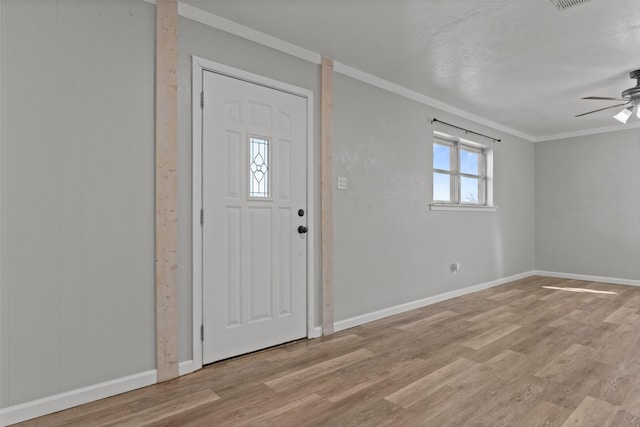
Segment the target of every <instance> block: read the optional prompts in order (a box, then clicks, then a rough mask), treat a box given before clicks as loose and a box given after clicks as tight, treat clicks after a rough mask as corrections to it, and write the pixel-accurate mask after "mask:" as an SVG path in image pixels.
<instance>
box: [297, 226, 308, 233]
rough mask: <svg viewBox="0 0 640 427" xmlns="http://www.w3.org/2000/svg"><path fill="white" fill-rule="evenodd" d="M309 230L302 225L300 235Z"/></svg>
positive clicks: (299, 230) (299, 228)
mask: <svg viewBox="0 0 640 427" xmlns="http://www.w3.org/2000/svg"><path fill="white" fill-rule="evenodd" d="M307 230H308V228H307V227H305V226H304V225H301V226H300V227H298V233H300V234H304V233H306V232H307Z"/></svg>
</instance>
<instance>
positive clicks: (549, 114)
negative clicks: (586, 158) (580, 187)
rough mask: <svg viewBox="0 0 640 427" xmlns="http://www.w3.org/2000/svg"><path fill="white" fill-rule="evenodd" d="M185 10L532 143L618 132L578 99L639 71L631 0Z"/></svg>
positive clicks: (234, 3) (251, 4)
mask: <svg viewBox="0 0 640 427" xmlns="http://www.w3.org/2000/svg"><path fill="white" fill-rule="evenodd" d="M185 3H189V4H191V5H193V6H196V7H198V8H201V9H204V10H206V11H209V12H212V13H214V14H216V15H219V16H222V17H224V18H227V19H230V20H232V21H235V22H237V23H239V24H242V25H245V26H248V27H251V28H254V29H256V30H258V31H261V32H263V33H266V34H268V35H271V36H274V37H277V38H280V39H282V40H285V41H288V42H290V43H293V44H295V45H298V46H301V47H304V48H306V49H309V50H312V51H314V52H318V53H322V54H326V55H329V56H332V57H333V58H335V59H336V60H337V61H339V62H341V63H343V64H346V65H349V66H351V67H354V68H357V69H360V70H362V71H365V72H367V73H369V74H373V75H375V76H377V77H380V78H383V79H385V80H388V81H390V82H393V83H396V84H398V85H401V86H404V87H406V88H408V89H411V90H414V91H416V92H419V93H421V94H424V95H426V96H429V97H431V98H435V99H437V100H440V101H442V102H444V103H447V104H449V105H451V106H453V107H456V108H459V109H461V110H464V111H467V112H469V113H472V114H475V115H478V116H481V117H483V118H485V119H487V120H490V121H492V122H495V123H499V124H500V125H502V126H505V127H508V128H511V129H514V130H516V131H518V132H521V133H524V134H527V135H531V136H532V137H534V138H535V139H544V138H545V137H549V136H551V135H558V134H564V133H573V132H583V131H589V130H593V129H598V128H603V127H611V126H613V129H615V128H616V126H618V127H619V128H621V129H622V128H624V125H622V124H617V122H616V121H615V120H613V119H612V116H613V114H615V113H616V112H617V111H618V109H613V110H608V111H603V112H600V113H595V114H592V115H589V116H586V117H582V118H574V117H573V116H574V115H576V114H579V113H583V112H586V111H589V110H593V109H596V108H601V107H605V106H608V105H612V104H615V102H609V101H586V100H581V99H580V98H581V97H583V96H590V95H595V96H615V97H617V96H620V92H621V91H622V90H624V89H626V88H629V87H631V86H633V85H634V84H635V80H630V79H629V76H628V73H629V72H630V71H632V70H634V69H638V68H640V0H591V1H590V2H587V3H584V4H582V5H580V6H576V7H574V8H571V9H567V10H563V11H558V10H556V8H555V7H554V5H553V3H551V2H550V1H549V0H468V1H464V0H344V1H338V0H325V1H321V0H286V1H285V0H230V1H219V0H187V1H185ZM635 120H636V121H637V120H638V119H635ZM627 126H628V125H627Z"/></svg>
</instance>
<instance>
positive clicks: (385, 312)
mask: <svg viewBox="0 0 640 427" xmlns="http://www.w3.org/2000/svg"><path fill="white" fill-rule="evenodd" d="M534 273H535V272H534V271H527V272H524V273H520V274H516V275H514V276H509V277H504V278H502V279H496V280H492V281H490V282H485V283H481V284H479V285H475V286H469V287H468V288H463V289H456V290H455V291H451V292H445V293H443V294H439V295H434V296H432V297H427V298H423V299H419V300H416V301H411V302H408V303H405V304H400V305H396V306H393V307H389V308H383V309H382V310H378V311H374V312H371V313H366V314H361V315H359V316H355V317H351V318H349V319H345V320H340V321H337V322H335V323H334V326H333V328H334V330H335V331H336V332H338V331H342V330H344V329H349V328H353V327H354V326H359V325H362V324H364V323H368V322H373V321H374V320H379V319H382V318H385V317H388V316H393V315H395V314H400V313H404V312H405V311H409V310H414V309H416V308H420V307H424V306H427V305H431V304H435V303H437V302H441V301H445V300H448V299H451V298H455V297H459V296H462V295H466V294H470V293H472V292H477V291H481V290H483V289H488V288H492V287H494V286H498V285H502V284H505V283H509V282H513V281H514V280H519V279H524V278H525V277H529V276H533V275H534Z"/></svg>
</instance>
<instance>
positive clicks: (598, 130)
mask: <svg viewBox="0 0 640 427" xmlns="http://www.w3.org/2000/svg"><path fill="white" fill-rule="evenodd" d="M639 127H640V121H639V122H636V123H634V124H628V125H623V124H616V125H611V126H603V127H598V128H591V129H585V130H578V131H574V132H564V133H556V134H554V135H547V136H540V137H537V138H535V139H534V142H547V141H557V140H559V139H568V138H576V137H580V136H589V135H598V134H601V133H611V132H621V131H625V130H630V129H637V128H639Z"/></svg>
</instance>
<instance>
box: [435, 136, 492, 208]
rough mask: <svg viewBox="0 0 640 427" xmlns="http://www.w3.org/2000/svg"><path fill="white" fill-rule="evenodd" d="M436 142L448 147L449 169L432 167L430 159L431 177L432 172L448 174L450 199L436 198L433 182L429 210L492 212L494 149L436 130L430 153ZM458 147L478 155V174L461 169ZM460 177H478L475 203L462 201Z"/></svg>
mask: <svg viewBox="0 0 640 427" xmlns="http://www.w3.org/2000/svg"><path fill="white" fill-rule="evenodd" d="M435 144H439V145H444V146H449V147H450V155H451V158H450V161H449V164H450V170H443V169H436V168H435V167H433V161H432V162H431V178H432V180H433V178H434V174H435V173H439V174H446V175H449V177H450V185H449V189H450V199H449V201H445V200H435V199H434V190H433V181H432V185H431V200H432V203H431V210H465V211H495V210H496V207H495V206H494V205H493V149H491V148H490V147H487V146H485V145H482V144H478V143H477V142H474V141H469V140H466V139H462V138H456V137H453V136H450V135H447V134H444V133H442V132H437V131H435V132H434V134H433V141H432V145H431V147H432V151H431V152H432V153H433V146H434V145H435ZM461 150H465V151H470V152H475V153H478V154H479V155H480V164H479V170H478V175H473V174H467V173H462V172H461V171H460V151H461ZM463 177H469V178H474V179H478V180H479V185H478V199H479V200H478V203H469V202H463V201H462V200H461V194H460V193H461V183H462V178H463Z"/></svg>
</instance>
